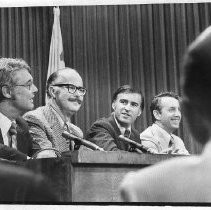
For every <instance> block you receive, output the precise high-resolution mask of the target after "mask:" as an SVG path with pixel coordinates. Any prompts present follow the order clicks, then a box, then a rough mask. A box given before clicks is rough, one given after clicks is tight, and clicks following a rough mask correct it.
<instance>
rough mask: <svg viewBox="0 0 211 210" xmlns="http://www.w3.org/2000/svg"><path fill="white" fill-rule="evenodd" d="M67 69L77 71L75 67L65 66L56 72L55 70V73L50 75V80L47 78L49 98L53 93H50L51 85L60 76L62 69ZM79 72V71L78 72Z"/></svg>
mask: <svg viewBox="0 0 211 210" xmlns="http://www.w3.org/2000/svg"><path fill="white" fill-rule="evenodd" d="M67 69H69V70H73V71H75V72H77V71H76V70H75V69H71V68H68V67H65V68H63V69H59V70H58V71H56V72H53V73H52V74H51V75H50V76H49V78H48V80H47V83H46V93H47V96H48V97H49V98H50V97H51V95H50V93H49V87H50V86H51V85H52V84H54V81H56V79H57V78H58V77H59V75H60V73H61V72H62V71H64V70H67ZM77 73H78V72H77Z"/></svg>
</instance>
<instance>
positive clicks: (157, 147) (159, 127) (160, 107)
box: [140, 92, 189, 155]
mask: <svg viewBox="0 0 211 210" xmlns="http://www.w3.org/2000/svg"><path fill="white" fill-rule="evenodd" d="M150 111H151V116H152V121H153V124H152V125H151V126H149V127H148V128H147V129H146V130H144V131H143V132H142V133H141V134H140V139H141V141H142V144H143V145H144V146H145V147H147V148H148V150H149V151H151V152H153V153H164V154H166V153H171V154H183V155H188V154H189V152H188V151H187V150H186V148H185V145H184V143H183V141H182V139H181V138H179V137H178V136H176V135H174V134H173V132H175V131H176V130H177V129H178V128H179V125H180V121H181V111H180V98H179V96H178V95H177V94H175V93H173V92H163V93H160V94H158V95H156V96H155V97H154V98H153V100H152V103H151V106H150Z"/></svg>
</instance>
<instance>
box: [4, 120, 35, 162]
mask: <svg viewBox="0 0 211 210" xmlns="http://www.w3.org/2000/svg"><path fill="white" fill-rule="evenodd" d="M16 123H17V150H16V149H13V148H10V147H8V146H6V145H4V141H3V137H2V134H1V132H0V158H4V159H8V160H26V158H27V155H28V156H31V155H32V137H31V135H30V133H29V129H28V125H27V122H26V121H25V120H24V119H23V118H22V117H19V118H18V119H16ZM0 131H1V130H0Z"/></svg>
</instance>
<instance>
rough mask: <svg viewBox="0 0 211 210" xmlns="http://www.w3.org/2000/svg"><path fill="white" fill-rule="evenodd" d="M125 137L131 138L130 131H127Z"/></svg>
mask: <svg viewBox="0 0 211 210" xmlns="http://www.w3.org/2000/svg"><path fill="white" fill-rule="evenodd" d="M124 137H126V138H129V137H130V130H129V129H126V130H125V133H124Z"/></svg>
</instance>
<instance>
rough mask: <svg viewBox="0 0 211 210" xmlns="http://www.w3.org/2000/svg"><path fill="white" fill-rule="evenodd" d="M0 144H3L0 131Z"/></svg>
mask: <svg viewBox="0 0 211 210" xmlns="http://www.w3.org/2000/svg"><path fill="white" fill-rule="evenodd" d="M0 144H4V141H3V136H2V133H1V129H0Z"/></svg>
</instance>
